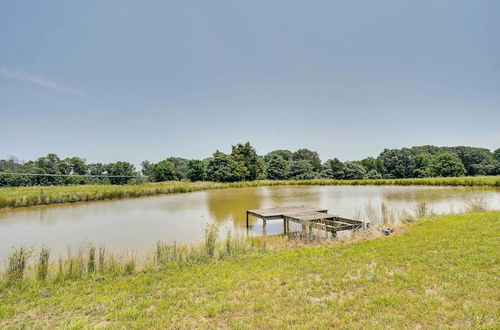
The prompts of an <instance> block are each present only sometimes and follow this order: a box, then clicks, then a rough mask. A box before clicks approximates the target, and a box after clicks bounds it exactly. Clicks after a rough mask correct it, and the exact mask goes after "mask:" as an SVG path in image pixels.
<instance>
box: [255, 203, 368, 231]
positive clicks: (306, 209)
mask: <svg viewBox="0 0 500 330" xmlns="http://www.w3.org/2000/svg"><path fill="white" fill-rule="evenodd" d="M249 216H254V217H256V218H259V219H262V221H263V224H262V233H263V234H264V235H266V224H267V221H268V220H276V219H283V227H284V232H285V234H286V233H288V232H289V223H290V221H292V222H296V223H300V224H301V225H302V228H303V230H305V231H310V229H311V228H317V229H321V230H325V231H328V232H333V233H334V234H335V233H336V232H337V231H341V230H353V229H358V228H361V227H364V226H366V225H367V224H366V223H364V222H363V221H360V220H352V219H347V218H341V217H338V216H336V215H333V214H329V213H328V210H326V209H322V208H315V207H310V206H288V207H275V208H269V209H258V210H247V219H246V220H247V228H249V223H248V217H249Z"/></svg>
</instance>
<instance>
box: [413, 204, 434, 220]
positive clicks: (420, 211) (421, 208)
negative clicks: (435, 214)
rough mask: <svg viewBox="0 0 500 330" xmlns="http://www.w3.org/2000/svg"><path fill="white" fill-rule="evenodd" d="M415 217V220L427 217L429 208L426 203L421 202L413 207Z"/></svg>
mask: <svg viewBox="0 0 500 330" xmlns="http://www.w3.org/2000/svg"><path fill="white" fill-rule="evenodd" d="M414 210H415V216H416V217H417V218H423V217H426V216H427V215H429V213H430V208H429V205H428V204H427V202H425V201H423V202H419V203H418V204H417V205H416V206H415V209H414Z"/></svg>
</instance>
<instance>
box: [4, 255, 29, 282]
mask: <svg viewBox="0 0 500 330" xmlns="http://www.w3.org/2000/svg"><path fill="white" fill-rule="evenodd" d="M32 252H33V250H32V249H26V248H23V247H20V248H18V249H13V251H12V253H11V255H10V257H9V265H8V268H7V280H8V281H18V280H20V279H22V278H23V276H24V271H25V270H26V265H27V263H28V260H29V259H30V257H31V254H32Z"/></svg>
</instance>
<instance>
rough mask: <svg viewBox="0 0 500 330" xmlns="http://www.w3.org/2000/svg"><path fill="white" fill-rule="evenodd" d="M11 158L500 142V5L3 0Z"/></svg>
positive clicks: (0, 146)
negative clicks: (245, 146)
mask: <svg viewBox="0 0 500 330" xmlns="http://www.w3.org/2000/svg"><path fill="white" fill-rule="evenodd" d="M0 115H1V118H0V158H5V157H7V156H8V155H11V154H14V155H17V156H18V157H19V158H20V159H24V160H28V159H33V158H36V157H39V156H42V155H45V154H47V153H49V152H55V153H57V154H59V155H60V156H61V157H67V156H73V155H78V156H83V157H85V158H87V159H88V161H89V162H98V161H99V162H110V161H116V160H128V161H131V162H133V163H135V164H139V163H140V161H142V160H144V159H149V160H151V161H159V160H161V159H163V158H165V157H167V156H171V155H176V156H181V157H186V158H204V157H207V156H209V155H210V154H211V153H212V152H214V151H215V150H216V149H220V150H222V151H229V150H230V147H231V144H235V143H237V142H246V141H250V142H251V143H252V144H253V145H254V146H255V147H256V148H257V150H258V151H259V153H261V154H265V153H267V152H269V151H271V150H274V149H292V150H295V149H298V148H301V147H307V148H310V149H313V150H317V151H318V152H319V153H320V156H321V157H322V159H323V160H326V159H328V158H333V157H338V158H340V159H342V160H353V159H360V158H362V157H365V156H369V155H377V154H378V153H379V152H380V151H382V150H383V148H384V147H390V148H395V147H397V148H399V147H403V146H412V145H423V144H435V145H473V146H480V147H486V148H490V149H491V148H497V147H499V146H500V143H499V142H500V1H497V0H491V1H481V0H473V1H471V0H463V1H459V0H449V1H435V0H432V1H389V0H388V1H371V0H370V1H368V0H367V1H331V0H328V1H290V0H284V1H234V0H228V1H175V2H174V1H124V0H120V1H88V0H86V1H55V0H54V1H2V2H1V4H0Z"/></svg>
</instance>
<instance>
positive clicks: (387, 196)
mask: <svg viewBox="0 0 500 330" xmlns="http://www.w3.org/2000/svg"><path fill="white" fill-rule="evenodd" d="M475 198H483V199H485V200H486V201H487V202H488V206H489V207H490V208H491V209H500V189H499V188H471V187H397V186H284V187H257V188H239V189H225V190H212V191H206V192H195V193H189V194H178V195H165V196H156V197H147V198H139V199H130V200H120V201H105V202H92V203H81V204H70V205H60V206H43V207H33V208H26V209H17V210H5V211H0V260H5V258H6V257H7V255H8V254H9V252H10V248H11V247H12V246H33V247H35V248H40V247H41V246H43V245H45V246H47V247H49V248H51V249H52V252H53V253H52V255H53V256H56V257H57V256H58V255H61V254H62V255H65V254H66V251H67V248H68V247H70V246H71V247H72V250H73V251H74V250H76V249H78V247H80V246H81V244H82V242H91V243H93V244H95V245H99V244H105V245H106V247H107V248H108V250H112V251H124V250H126V249H132V250H134V251H145V250H152V249H153V247H154V244H155V242H156V241H157V240H162V241H165V242H173V241H176V242H178V243H182V244H186V243H191V242H195V241H198V240H200V239H201V237H202V232H203V231H202V229H203V226H204V225H205V224H207V223H216V224H217V225H219V226H220V227H221V232H222V233H223V232H224V231H225V230H228V229H230V230H232V232H233V233H241V234H244V233H246V228H245V223H246V218H245V211H246V210H248V209H258V208H267V207H277V206H291V205H310V206H317V207H323V208H327V209H328V210H329V212H330V213H333V214H336V215H339V216H343V217H355V215H357V214H361V216H362V217H365V218H366V216H367V212H366V210H367V206H368V205H371V206H372V208H373V209H375V210H380V204H381V203H382V202H385V203H386V204H387V205H388V206H389V207H390V208H391V210H394V211H395V213H397V211H401V210H409V211H411V210H413V208H414V207H415V205H416V204H417V203H419V202H423V201H425V202H427V203H428V205H429V207H430V208H431V209H432V210H433V211H435V212H438V213H443V212H459V211H462V210H463V209H464V207H465V204H466V202H467V201H468V200H472V199H475ZM250 223H251V225H252V229H251V232H252V233H253V234H259V233H260V225H261V222H260V221H259V220H258V219H254V218H251V219H250ZM267 230H268V233H269V234H273V233H281V232H282V230H283V224H282V222H281V221H275V222H274V221H273V222H269V223H268V227H267Z"/></svg>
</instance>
